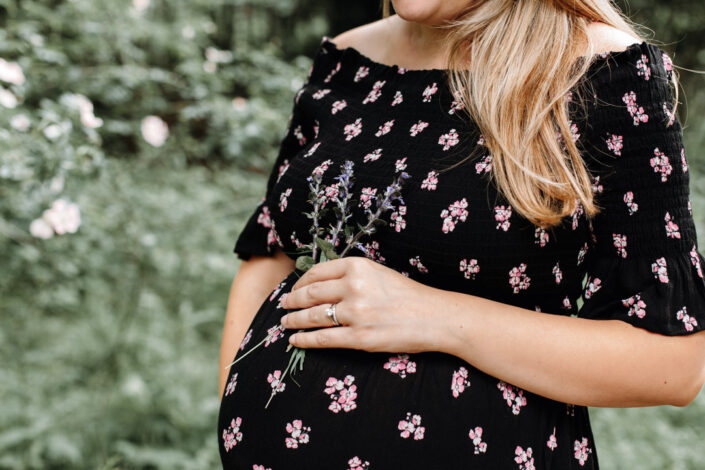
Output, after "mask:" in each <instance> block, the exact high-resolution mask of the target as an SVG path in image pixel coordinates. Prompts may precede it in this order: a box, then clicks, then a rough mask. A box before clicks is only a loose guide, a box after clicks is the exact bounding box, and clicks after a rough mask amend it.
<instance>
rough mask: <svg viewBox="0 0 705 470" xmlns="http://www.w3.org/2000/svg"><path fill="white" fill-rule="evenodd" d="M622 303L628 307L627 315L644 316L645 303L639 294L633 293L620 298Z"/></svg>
mask: <svg viewBox="0 0 705 470" xmlns="http://www.w3.org/2000/svg"><path fill="white" fill-rule="evenodd" d="M622 305H624V306H625V307H627V308H629V310H628V311H627V315H628V316H630V317H631V316H632V315H636V316H637V317H638V318H644V316H645V315H646V303H645V302H644V301H643V300H642V298H641V294H634V295H632V296H630V297H627V298H626V299H622Z"/></svg>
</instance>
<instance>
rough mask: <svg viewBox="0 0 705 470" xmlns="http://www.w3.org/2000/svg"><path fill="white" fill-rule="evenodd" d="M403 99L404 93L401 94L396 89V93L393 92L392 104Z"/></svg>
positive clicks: (396, 103) (394, 104)
mask: <svg viewBox="0 0 705 470" xmlns="http://www.w3.org/2000/svg"><path fill="white" fill-rule="evenodd" d="M403 101H404V95H402V94H401V91H399V90H397V91H396V93H394V99H393V100H392V106H396V105H398V104H399V103H401V102H403Z"/></svg>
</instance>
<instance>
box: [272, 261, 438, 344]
mask: <svg viewBox="0 0 705 470" xmlns="http://www.w3.org/2000/svg"><path fill="white" fill-rule="evenodd" d="M432 290H434V289H433V288H432V287H430V286H426V285H424V284H421V283H419V282H417V281H414V280H412V279H409V278H408V277H406V276H404V275H403V274H400V273H399V272H397V271H395V270H393V269H391V268H388V267H386V266H384V265H382V264H380V263H377V262H375V261H372V260H370V259H368V258H364V257H361V256H349V257H343V258H338V259H332V260H328V261H325V262H323V263H318V264H315V265H313V267H311V268H310V269H309V270H308V271H306V272H305V273H304V274H303V276H301V277H300V278H299V280H298V281H296V283H295V284H294V285H293V287H292V289H291V291H290V292H289V293H287V294H286V295H285V296H282V299H281V304H282V307H284V308H286V309H288V310H293V309H301V310H297V311H295V312H291V313H288V314H287V315H284V316H283V317H282V320H281V321H282V326H283V327H285V328H295V329H301V328H321V327H324V328H321V329H319V330H316V331H309V332H300V333H296V334H294V335H292V336H291V337H290V338H289V342H290V343H292V344H293V345H294V346H297V347H301V348H352V349H362V350H365V351H370V352H407V353H413V352H422V351H433V350H437V349H436V348H437V346H438V345H439V344H440V343H439V341H438V339H439V337H440V336H441V335H442V334H441V331H442V324H443V321H442V318H439V315H438V313H437V312H439V309H437V308H433V306H432V305H431V302H432V300H433V298H434V296H433V295H432V294H433V293H432V292H431V291H432ZM332 303H337V305H336V317H337V319H338V322H340V324H341V326H336V325H335V323H333V320H331V319H329V318H328V316H327V315H326V309H327V308H328V307H329V306H330V305H331V304H332Z"/></svg>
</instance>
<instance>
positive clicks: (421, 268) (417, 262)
mask: <svg viewBox="0 0 705 470" xmlns="http://www.w3.org/2000/svg"><path fill="white" fill-rule="evenodd" d="M409 263H410V264H411V265H412V266H416V268H417V269H418V270H419V272H420V273H427V272H428V268H426V266H424V265H423V263H422V262H421V260H420V258H419V256H418V255H417V256H414V257H413V258H409Z"/></svg>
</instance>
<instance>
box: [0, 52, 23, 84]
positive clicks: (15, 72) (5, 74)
mask: <svg viewBox="0 0 705 470" xmlns="http://www.w3.org/2000/svg"><path fill="white" fill-rule="evenodd" d="M0 80H2V81H4V82H8V83H12V84H14V85H22V84H23V83H24V80H25V79H24V73H22V67H20V65H19V64H18V63H17V62H8V61H6V60H5V59H3V58H1V57H0Z"/></svg>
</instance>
